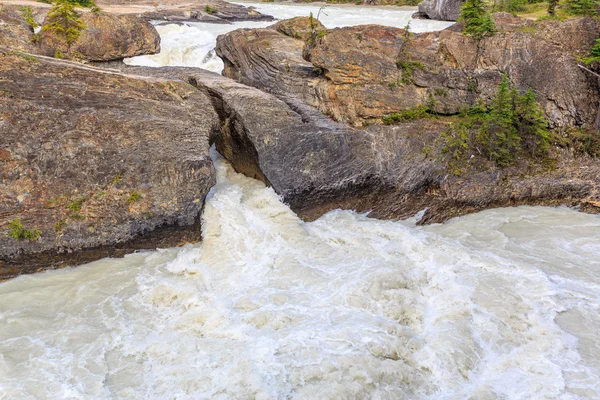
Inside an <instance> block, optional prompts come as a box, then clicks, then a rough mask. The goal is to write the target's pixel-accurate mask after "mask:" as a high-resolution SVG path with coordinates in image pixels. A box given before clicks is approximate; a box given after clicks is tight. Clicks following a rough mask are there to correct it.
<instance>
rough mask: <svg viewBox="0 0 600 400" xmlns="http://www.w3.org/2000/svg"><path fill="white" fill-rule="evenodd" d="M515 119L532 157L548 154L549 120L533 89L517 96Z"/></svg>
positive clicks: (525, 146) (524, 144)
mask: <svg viewBox="0 0 600 400" xmlns="http://www.w3.org/2000/svg"><path fill="white" fill-rule="evenodd" d="M515 119H516V126H517V127H518V132H519V136H520V137H521V139H522V140H523V147H524V148H525V150H527V151H528V152H530V154H531V156H532V157H535V156H541V155H544V154H546V153H547V152H548V149H549V147H550V142H549V134H550V132H549V130H548V122H547V121H546V117H545V116H544V113H543V112H542V110H541V109H540V106H539V105H538V103H537V96H536V95H535V93H533V92H532V91H531V89H530V90H528V91H527V92H525V94H524V95H523V96H518V97H517V101H516V109H515Z"/></svg>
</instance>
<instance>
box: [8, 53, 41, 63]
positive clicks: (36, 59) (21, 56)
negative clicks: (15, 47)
mask: <svg viewBox="0 0 600 400" xmlns="http://www.w3.org/2000/svg"><path fill="white" fill-rule="evenodd" d="M13 55H15V56H17V57H20V58H22V59H23V60H27V61H32V62H37V61H39V58H37V57H35V56H31V55H29V54H25V53H21V52H18V51H15V52H14V53H13Z"/></svg>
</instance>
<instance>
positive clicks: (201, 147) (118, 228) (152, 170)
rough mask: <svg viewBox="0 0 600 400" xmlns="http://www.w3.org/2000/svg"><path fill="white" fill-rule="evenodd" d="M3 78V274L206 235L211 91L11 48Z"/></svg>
mask: <svg viewBox="0 0 600 400" xmlns="http://www.w3.org/2000/svg"><path fill="white" fill-rule="evenodd" d="M0 75H1V76H2V80H0V244H1V245H0V248H1V251H0V279H2V278H8V277H11V276H14V275H16V274H18V273H24V272H34V271H36V270H38V268H40V269H41V268H49V267H55V266H60V265H63V264H64V263H68V264H70V265H73V264H78V263H81V262H85V261H89V260H92V259H97V258H101V257H104V256H108V255H120V254H123V253H126V252H130V251H132V250H133V249H135V248H147V247H149V248H156V247H157V246H160V247H164V246H173V245H176V244H178V243H181V242H185V241H190V240H198V239H199V238H200V229H199V216H200V211H201V209H202V206H203V200H204V196H205V195H206V194H207V192H208V190H209V189H210V187H211V186H212V185H213V184H214V180H215V177H214V170H213V166H212V162H211V160H210V158H209V154H208V149H209V145H208V140H209V135H210V134H211V132H212V131H213V130H214V129H215V128H216V127H217V121H218V119H217V115H216V113H215V112H214V110H213V108H212V105H211V103H210V101H209V99H208V97H206V96H205V95H204V94H202V93H200V92H199V91H197V90H196V89H194V88H193V87H192V86H190V85H189V84H187V83H184V82H181V81H178V80H174V79H162V78H145V77H140V76H128V75H124V74H119V73H115V72H107V71H103V70H100V69H96V68H90V67H85V66H82V65H77V64H74V63H70V62H65V61H58V60H53V59H48V58H44V57H34V56H31V55H25V54H22V53H14V52H13V51H9V50H5V49H0ZM19 226H21V228H19ZM36 231H39V233H36ZM27 232H29V234H28V233H27ZM38 235H39V238H35V236H38ZM31 236H33V238H32V237H31Z"/></svg>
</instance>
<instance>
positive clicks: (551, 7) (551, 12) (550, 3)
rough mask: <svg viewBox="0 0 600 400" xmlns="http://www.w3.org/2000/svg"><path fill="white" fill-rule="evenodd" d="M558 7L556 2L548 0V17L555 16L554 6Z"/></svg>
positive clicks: (556, 0)
mask: <svg viewBox="0 0 600 400" xmlns="http://www.w3.org/2000/svg"><path fill="white" fill-rule="evenodd" d="M557 5H558V0H548V15H550V16H551V17H554V16H556V6H557Z"/></svg>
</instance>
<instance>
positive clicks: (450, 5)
mask: <svg viewBox="0 0 600 400" xmlns="http://www.w3.org/2000/svg"><path fill="white" fill-rule="evenodd" d="M462 3H463V0H423V1H422V2H420V3H419V14H420V15H423V16H426V17H427V18H429V19H437V20H441V21H456V20H457V19H458V18H459V17H460V7H461V6H462Z"/></svg>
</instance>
